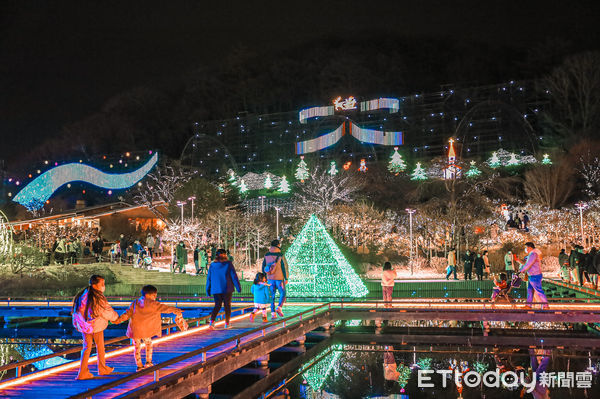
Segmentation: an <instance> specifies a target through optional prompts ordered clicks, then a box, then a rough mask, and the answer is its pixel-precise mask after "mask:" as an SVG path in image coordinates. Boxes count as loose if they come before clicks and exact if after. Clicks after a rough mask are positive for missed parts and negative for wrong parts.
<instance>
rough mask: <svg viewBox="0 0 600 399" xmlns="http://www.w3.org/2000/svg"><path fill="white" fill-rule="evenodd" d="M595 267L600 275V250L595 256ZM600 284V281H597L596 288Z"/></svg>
mask: <svg viewBox="0 0 600 399" xmlns="http://www.w3.org/2000/svg"><path fill="white" fill-rule="evenodd" d="M594 267H595V268H596V274H597V275H600V251H598V252H596V255H595V256H594ZM599 285H600V281H597V282H596V289H598V288H599V287H598V286H599Z"/></svg>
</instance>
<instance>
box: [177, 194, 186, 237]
mask: <svg viewBox="0 0 600 399" xmlns="http://www.w3.org/2000/svg"><path fill="white" fill-rule="evenodd" d="M184 205H185V201H177V206H178V207H180V208H181V234H183V206H184Z"/></svg>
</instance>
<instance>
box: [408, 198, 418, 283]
mask: <svg viewBox="0 0 600 399" xmlns="http://www.w3.org/2000/svg"><path fill="white" fill-rule="evenodd" d="M416 211H417V210H416V209H411V208H406V212H408V218H409V220H410V275H411V276H412V275H413V273H414V271H413V263H414V262H413V261H412V260H413V213H415V212H416Z"/></svg>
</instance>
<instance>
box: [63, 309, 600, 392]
mask: <svg viewBox="0 0 600 399" xmlns="http://www.w3.org/2000/svg"><path fill="white" fill-rule="evenodd" d="M393 302H395V303H396V301H393ZM421 303H424V304H427V306H428V307H431V305H432V303H431V302H421ZM452 304H453V303H452ZM452 304H448V305H452ZM536 304H540V305H541V304H542V303H537V302H536V303H533V305H536ZM361 305H374V308H375V309H378V308H380V307H382V306H384V305H385V303H384V302H383V301H381V300H379V301H373V300H367V301H352V302H345V301H336V302H327V303H323V304H320V305H316V306H314V307H312V308H310V309H307V310H304V311H302V312H300V313H297V314H294V315H292V316H289V317H286V318H283V319H280V320H278V321H276V322H271V323H269V324H267V325H264V326H261V327H258V328H255V329H252V330H249V331H246V332H243V333H240V334H237V335H235V336H233V337H230V338H228V339H225V340H223V341H219V342H216V343H214V344H211V345H209V346H206V347H203V348H199V349H197V350H194V351H192V352H188V353H185V354H183V355H180V356H178V357H175V358H172V359H170V360H167V361H165V362H162V363H160V364H157V365H155V366H153V367H150V368H147V369H143V370H141V371H138V372H136V373H132V374H129V375H128V376H126V377H124V378H120V379H118V380H115V381H111V382H109V383H106V384H104V385H101V386H99V387H97V388H93V389H90V390H88V391H86V392H84V393H81V394H78V395H74V396H72V397H71V399H84V398H90V397H92V396H93V395H97V394H99V393H102V392H105V391H107V390H109V389H112V388H115V387H117V386H120V385H122V384H124V383H126V382H129V381H132V380H135V379H137V378H139V377H141V376H144V375H148V374H150V373H153V374H154V382H158V381H159V380H160V376H159V372H160V370H161V369H163V368H165V367H168V366H171V365H173V364H176V363H180V362H182V361H185V360H187V359H190V358H192V357H195V356H198V355H200V356H201V363H196V364H193V365H190V366H187V367H184V368H183V369H181V370H178V371H176V372H174V373H173V374H170V375H169V376H168V377H167V378H171V377H172V378H177V377H176V376H177V375H179V374H181V373H183V372H188V371H191V370H192V369H195V368H200V367H202V365H203V364H204V363H205V362H206V361H207V357H206V354H207V353H208V352H209V351H211V350H213V349H216V348H220V347H223V346H226V345H228V344H230V343H232V342H235V347H234V348H235V349H238V348H239V346H240V345H241V343H242V338H244V337H247V336H249V335H254V334H257V333H260V335H261V336H262V337H264V336H266V330H268V329H270V328H272V327H276V326H278V325H282V326H283V327H286V325H287V322H288V321H290V320H293V319H299V321H302V320H303V316H304V315H306V314H309V313H312V315H313V316H315V315H316V314H317V312H320V311H321V310H324V309H325V308H326V309H327V310H328V311H331V310H332V309H333V308H337V307H339V309H340V310H344V308H346V309H352V308H356V307H360V306H361ZM434 305H435V303H434ZM484 305H485V304H484ZM513 306H514V304H513ZM415 309H417V310H419V308H415ZM421 309H422V308H421ZM369 310H370V311H374V309H369ZM382 310H383V309H382ZM385 310H390V311H393V310H394V309H385ZM461 310H465V309H464V308H462V309H461ZM484 310H496V309H493V308H492V307H491V306H490V307H488V308H485V306H484ZM522 311H523V312H526V311H528V310H525V309H523V310H522ZM553 311H554V310H551V312H553ZM598 311H600V307H599V308H598Z"/></svg>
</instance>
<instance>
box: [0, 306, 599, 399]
mask: <svg viewBox="0 0 600 399" xmlns="http://www.w3.org/2000/svg"><path fill="white" fill-rule="evenodd" d="M572 299H573V298H568V299H566V298H551V299H549V303H550V305H551V307H550V309H549V310H545V311H544V310H542V312H556V311H557V310H568V311H571V312H572V311H577V310H581V311H588V312H589V311H590V309H589V306H588V308H587V309H586V305H592V306H593V305H597V309H595V308H594V309H592V310H593V311H595V312H600V303H599V302H597V301H594V300H592V299H589V298H581V300H579V301H577V302H579V303H573V302H572ZM564 302H570V303H567V304H565V303H564ZM391 305H392V307H391V308H386V303H385V302H383V301H381V300H377V301H375V300H358V301H357V300H354V301H343V300H342V301H336V302H327V303H321V304H317V305H315V306H313V307H311V308H310V309H308V310H304V311H302V312H300V313H296V314H294V315H292V316H289V317H286V318H283V319H279V320H277V321H276V322H271V323H269V324H265V325H264V326H261V327H259V328H255V329H252V330H249V331H246V332H244V333H240V334H237V335H235V336H233V337H231V338H228V339H226V340H223V341H219V342H217V343H215V344H212V345H209V346H207V347H203V348H199V349H197V350H195V351H192V352H189V353H186V354H184V355H181V356H178V357H176V358H173V359H171V360H168V361H166V362H162V363H160V364H158V365H156V366H153V367H151V368H148V369H144V370H141V371H139V372H137V373H133V374H131V375H130V376H128V377H125V378H121V379H119V380H117V381H114V382H111V383H109V384H105V385H103V386H101V387H98V388H97V389H101V388H103V387H104V388H105V389H103V390H106V389H110V388H112V387H115V386H118V385H120V384H122V383H124V382H127V381H130V380H133V379H135V378H138V377H140V376H143V375H146V374H150V373H155V381H158V379H159V375H158V370H160V369H162V368H164V367H167V366H169V365H172V364H175V363H178V362H181V361H184V360H186V359H189V358H191V357H194V356H198V355H201V359H202V362H205V361H206V354H207V352H209V351H211V350H213V349H216V348H219V347H223V346H226V345H229V344H231V343H232V342H235V343H236V345H235V347H239V345H240V344H241V343H242V339H243V338H245V337H248V336H250V335H253V334H257V333H260V336H262V337H264V336H265V335H266V334H267V330H269V329H275V328H276V327H278V326H282V327H284V328H285V327H287V323H288V322H290V321H292V320H297V321H300V322H301V321H303V319H304V318H305V316H306V315H308V314H312V315H313V316H314V315H316V314H317V312H320V311H323V310H325V309H327V310H328V311H331V310H332V309H339V310H353V309H356V310H364V308H365V307H366V308H367V310H369V311H386V312H387V311H389V312H393V311H411V310H414V311H419V310H436V309H438V310H439V309H440V308H441V309H442V310H459V311H497V310H502V309H506V310H511V311H523V312H526V311H530V310H528V309H519V308H517V306H521V305H523V302H511V303H491V302H489V299H483V298H452V299H448V298H446V299H444V298H434V299H430V300H427V301H424V300H416V299H409V298H403V299H395V300H393V301H392V304H391ZM473 305H477V306H475V307H473ZM533 305H542V303H534V304H533ZM556 305H558V306H561V307H563V306H564V308H563V309H558V308H556V307H555V306H556ZM573 308H575V309H573ZM577 308H580V309H577ZM248 309H252V307H244V308H240V309H237V310H236V311H241V313H242V315H243V314H244V313H245V312H246V311H247V310H248ZM223 314H224V312H220V313H219V316H223ZM209 317H210V316H203V317H200V318H195V319H191V320H188V323H189V324H193V323H195V324H196V326H199V325H200V323H201V322H203V321H206V320H208V319H209ZM175 326H176V324H169V325H167V326H164V327H163V330H166V331H167V334H168V333H169V331H170V329H172V328H174V327H175ZM125 340H129V338H127V337H117V338H113V339H110V340H108V341H106V345H111V344H116V343H119V342H122V341H125ZM81 350H82V347H81V346H77V347H74V348H70V349H67V350H63V351H60V352H56V353H53V354H48V355H44V356H40V357H36V358H33V359H28V360H23V361H20V362H17V363H12V364H8V365H4V366H0V371H5V370H7V371H8V370H12V369H16V373H15V374H16V377H17V378H18V377H20V376H21V370H22V368H23V367H24V366H27V365H30V364H32V363H35V362H38V361H42V360H47V359H50V358H53V357H58V356H65V355H68V354H72V353H76V352H80V351H81ZM46 370H50V369H45V370H43V371H46ZM36 372H39V371H36ZM36 372H33V373H30V374H35V373H36ZM30 374H27V375H30ZM6 381H9V380H4V381H2V382H6ZM103 390H101V391H98V392H96V391H95V390H94V391H93V392H90V391H88V392H87V394H88V395H87V396H89V394H95V393H99V392H102V391H103ZM87 396H85V395H84V396H81V397H87Z"/></svg>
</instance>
